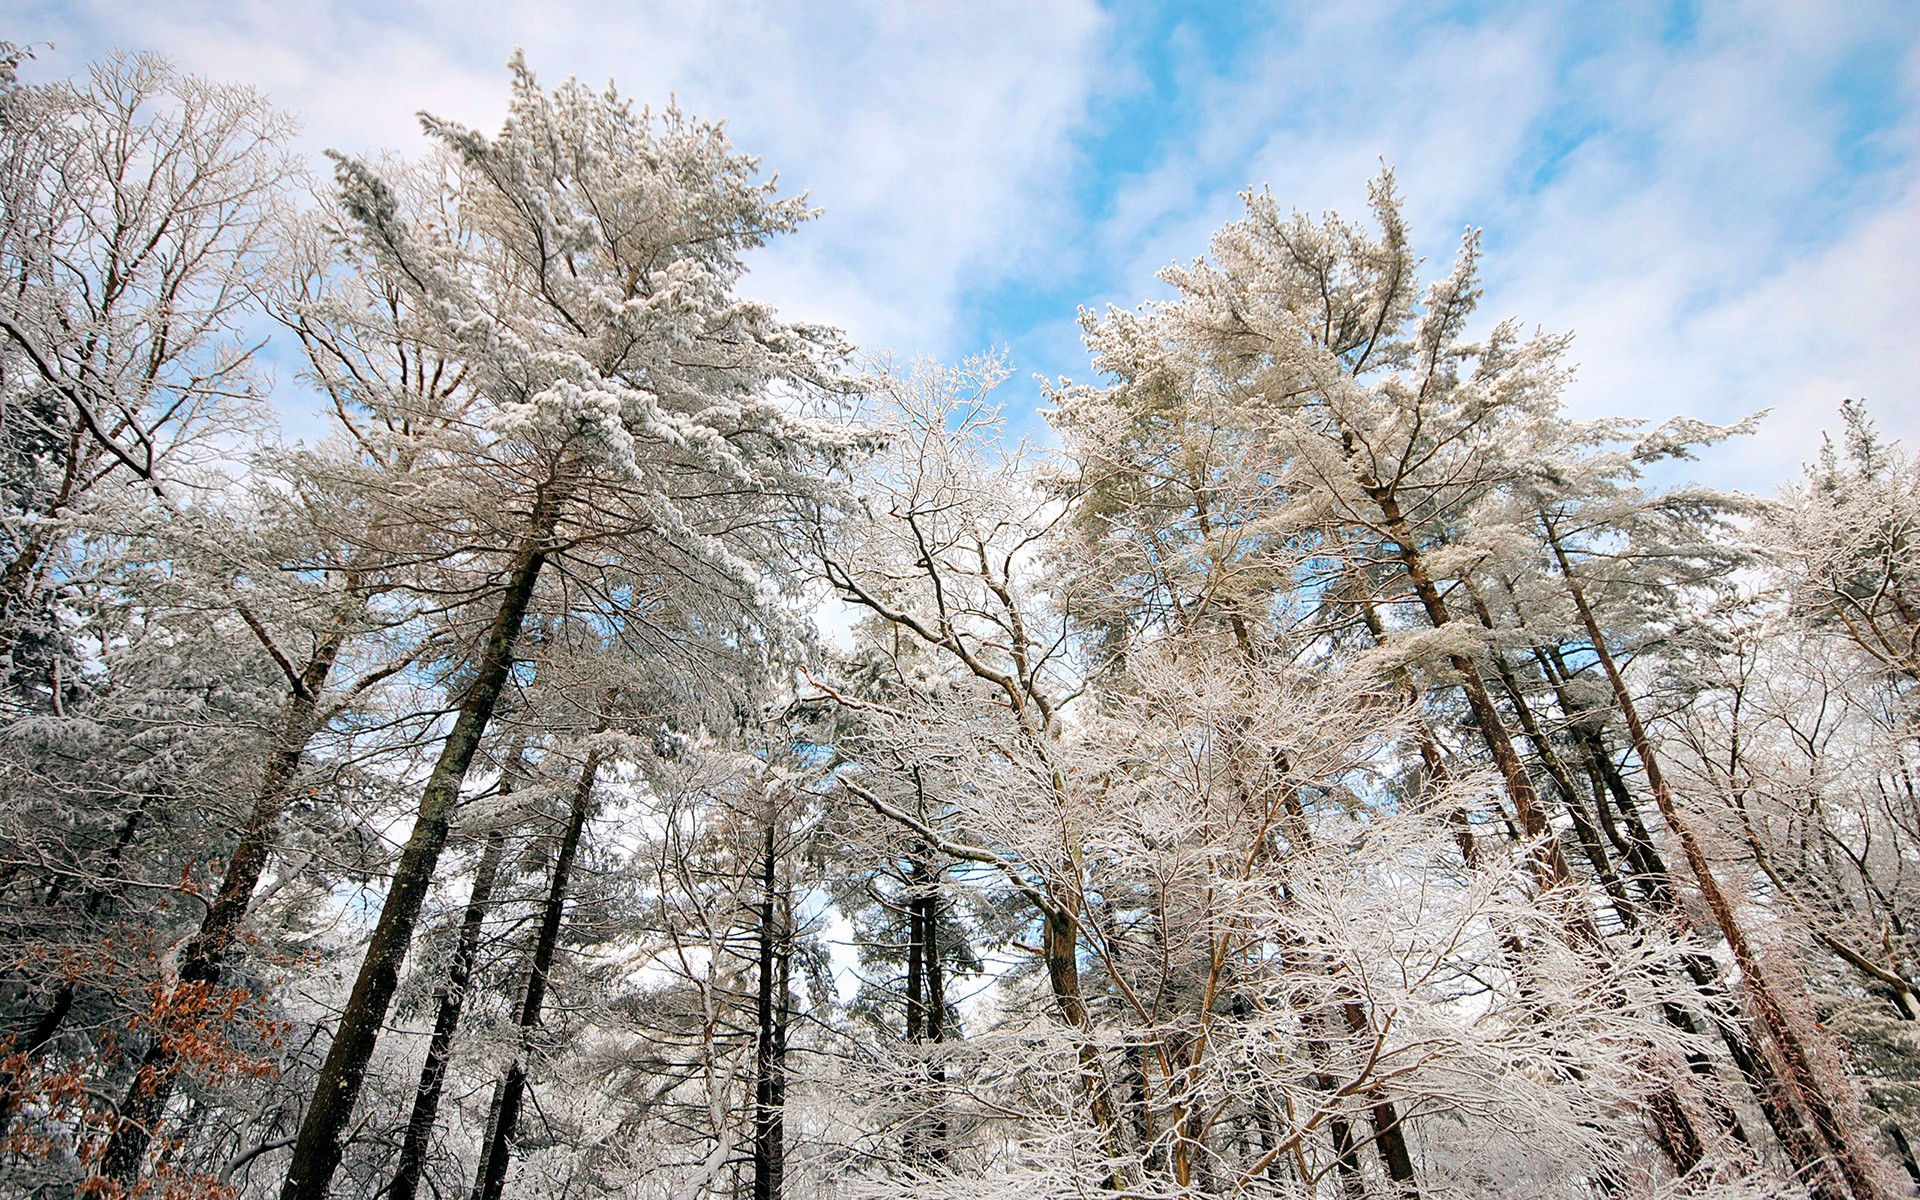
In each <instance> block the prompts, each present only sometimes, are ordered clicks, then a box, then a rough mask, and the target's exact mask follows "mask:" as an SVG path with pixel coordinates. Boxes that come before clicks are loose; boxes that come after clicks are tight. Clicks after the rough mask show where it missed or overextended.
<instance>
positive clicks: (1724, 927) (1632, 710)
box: [1540, 513, 1882, 1200]
mask: <svg viewBox="0 0 1920 1200" xmlns="http://www.w3.org/2000/svg"><path fill="white" fill-rule="evenodd" d="M1540 523H1541V527H1542V529H1543V530H1544V531H1545V533H1546V538H1547V545H1548V547H1549V548H1550V549H1551V550H1552V551H1553V555H1554V561H1555V563H1556V564H1557V565H1558V566H1559V568H1560V575H1561V578H1562V580H1563V581H1564V583H1565V584H1566V588H1567V594H1568V596H1569V597H1570V598H1571V599H1572V600H1573V605H1574V609H1575V611H1576V612H1578V613H1579V615H1580V621H1581V624H1582V626H1583V627H1584V628H1585V630H1586V633H1587V639H1588V642H1589V643H1590V645H1591V646H1592V649H1593V652H1594V656H1595V657H1596V658H1597V659H1598V660H1599V662H1600V668H1601V670H1602V671H1603V672H1604V673H1605V674H1606V677H1607V683H1608V685H1609V686H1610V687H1611V688H1612V690H1613V699H1614V703H1615V705H1616V706H1618V708H1619V710H1620V715H1621V718H1622V719H1623V720H1624V721H1625V722H1626V725H1627V733H1628V736H1629V737H1630V739H1631V741H1632V744H1633V749H1634V755H1635V757H1637V758H1638V759H1639V760H1640V767H1641V770H1642V771H1644V772H1645V773H1646V776H1647V784H1648V786H1649V787H1650V788H1651V789H1652V791H1653V800H1654V805H1655V807H1657V808H1658V809H1659V810H1660V815H1661V817H1662V818H1663V819H1664V820H1665V822H1666V825H1667V829H1668V831H1669V832H1671V833H1672V834H1673V836H1674V840H1676V841H1677V842H1679V843H1680V849H1681V852H1682V853H1683V854H1684V855H1685V857H1686V860H1687V866H1688V868H1689V869H1691V870H1692V872H1693V874H1694V882H1695V885H1696V886H1697V887H1698V888H1699V889H1700V895H1701V898H1702V899H1703V900H1705V901H1706V903H1707V908H1708V909H1709V910H1710V911H1711V912H1712V913H1713V918H1714V921H1715V923H1716V924H1717V925H1718V926H1719V929H1720V935H1721V936H1722V937H1723V938H1725V939H1726V942H1727V948H1728V949H1729V950H1730V951H1732V953H1733V957H1734V961H1735V962H1736V963H1737V964H1739V967H1740V975H1741V984H1742V990H1743V991H1744V992H1745V993H1746V996H1747V1001H1748V1004H1749V1005H1750V1006H1751V1007H1752V1009H1753V1012H1754V1015H1755V1016H1756V1017H1757V1018H1758V1019H1759V1022H1760V1026H1761V1028H1762V1029H1763V1030H1764V1031H1765V1032H1766V1035H1767V1039H1768V1041H1769V1042H1771V1043H1772V1046H1773V1049H1774V1051H1775V1053H1776V1054H1777V1055H1778V1057H1779V1059H1780V1061H1781V1064H1782V1066H1784V1068H1785V1079H1784V1080H1782V1081H1781V1082H1783V1083H1786V1084H1787V1085H1788V1086H1789V1087H1790V1089H1791V1092H1792V1099H1793V1100H1794V1101H1796V1102H1797V1103H1798V1105H1799V1106H1801V1107H1802V1108H1804V1109H1805V1111H1806V1113H1807V1116H1808V1118H1809V1120H1810V1122H1811V1124H1812V1126H1813V1130H1814V1132H1815V1133H1816V1134H1817V1135H1818V1137H1819V1139H1820V1141H1821V1142H1823V1143H1824V1144H1825V1147H1826V1150H1827V1151H1828V1155H1827V1156H1826V1157H1825V1158H1824V1159H1815V1160H1813V1161H1810V1162H1802V1161H1798V1156H1796V1161H1795V1163H1794V1165H1795V1167H1796V1168H1799V1169H1800V1170H1801V1171H1802V1172H1803V1173H1805V1175H1806V1176H1807V1177H1808V1178H1809V1180H1810V1181H1820V1180H1823V1179H1825V1180H1828V1181H1829V1182H1827V1183H1825V1184H1822V1183H1820V1182H1815V1183H1814V1187H1815V1192H1816V1194H1821V1193H1822V1192H1828V1193H1830V1194H1835V1195H1850V1196H1852V1197H1854V1200H1881V1197H1882V1192H1881V1190H1880V1187H1879V1185H1878V1183H1877V1182H1876V1179H1875V1172H1874V1170H1873V1168H1872V1165H1871V1160H1870V1159H1869V1158H1868V1157H1867V1155H1866V1153H1865V1152H1864V1151H1863V1150H1862V1149H1861V1148H1860V1147H1859V1146H1856V1145H1855V1144H1854V1139H1853V1138H1852V1137H1851V1136H1849V1131H1848V1130H1847V1128H1846V1125H1845V1123H1844V1121H1843V1120H1842V1118H1841V1116H1840V1112H1839V1109H1838V1107H1837V1105H1836V1104H1835V1102H1834V1099H1833V1098H1832V1097H1831V1096H1829V1095H1828V1093H1827V1088H1826V1085H1825V1082H1824V1081H1823V1080H1822V1079H1821V1078H1820V1077H1819V1074H1818V1072H1817V1071H1816V1070H1815V1068H1814V1065H1813V1061H1812V1058H1811V1056H1810V1055H1809V1054H1808V1052H1807V1048H1806V1045H1805V1042H1804V1040H1803V1039H1802V1037H1801V1035H1800V1031H1799V1030H1798V1029H1797V1028H1795V1025H1794V1022H1793V1020H1792V1019H1791V1018H1790V1017H1789V1015H1788V1013H1787V1010H1786V1008H1785V1006H1784V1005H1783V1004H1782V1003H1781V1001H1780V999H1779V996H1778V994H1777V993H1776V992H1775V990H1774V987H1773V983H1772V981H1771V979H1770V977H1769V975H1768V968H1767V966H1766V964H1765V963H1764V962H1763V961H1762V960H1761V958H1760V956H1759V954H1758V953H1757V952H1756V951H1755V949H1754V947H1753V945H1752V943H1751V942H1749V941H1748V940H1747V936H1746V930H1745V929H1744V928H1743V927H1742V926H1741V924H1740V922H1739V920H1738V918H1737V917H1736V916H1735V914H1734V911H1733V905H1732V903H1731V902H1730V901H1729V900H1728V898H1727V895H1726V893H1725V892H1723V891H1721V889H1720V883H1719V880H1718V878H1717V877H1716V876H1715V875H1714V873H1713V864H1712V863H1711V861H1710V860H1709V859H1708V858H1707V853H1706V848H1705V846H1704V845H1703V844H1702V843H1701V841H1700V838H1699V835H1698V834H1697V833H1696V832H1695V831H1694V829H1693V826H1692V823H1691V822H1689V821H1688V820H1687V819H1686V817H1685V816H1684V815H1682V814H1681V812H1680V809H1679V805H1678V803H1677V802H1676V801H1675V799H1674V795H1673V790H1672V788H1671V787H1669V786H1668V784H1667V780H1666V774H1665V772H1664V771H1663V770H1662V769H1661V766H1660V761H1659V758H1658V757H1657V756H1656V755H1655V754H1654V751H1653V742H1652V739H1651V738H1650V737H1649V736H1648V734H1647V730H1646V726H1645V725H1644V724H1643V723H1642V721H1641V719H1640V710H1639V707H1638V706H1637V705H1636V704H1635V703H1634V702H1633V695H1632V693H1631V692H1629V691H1628V690H1627V685H1626V680H1625V678H1624V677H1623V676H1622V675H1621V673H1620V668H1619V665H1618V664H1617V663H1615V661H1614V659H1613V653H1612V651H1611V650H1610V649H1609V647H1608V645H1607V639H1606V637H1605V636H1604V635H1603V634H1602V632H1601V629H1600V622H1599V619H1598V618H1597V617H1596V616H1595V615H1594V612H1593V609H1592V607H1591V606H1590V605H1589V604H1588V603H1587V598H1586V593H1585V591H1584V590H1583V589H1582V588H1581V586H1580V582H1579V579H1578V577H1577V576H1575V574H1574V571H1573V564H1572V562H1571V561H1570V560H1569V558H1568V555H1567V551H1566V547H1565V545H1564V544H1563V543H1562V541H1561V540H1560V537H1559V534H1558V533H1557V532H1556V531H1555V530H1554V528H1553V524H1552V522H1551V521H1550V520H1549V519H1548V518H1547V517H1546V514H1545V513H1542V514H1541V522H1540ZM1788 1148H1789V1150H1790V1151H1792V1150H1793V1149H1794V1147H1792V1146H1789V1147H1788ZM1836 1174H1837V1176H1838V1179H1837V1180H1836V1179H1834V1178H1833V1176H1834V1175H1836ZM1836 1183H1837V1184H1838V1185H1840V1186H1839V1187H1838V1188H1836V1187H1834V1184H1836Z"/></svg>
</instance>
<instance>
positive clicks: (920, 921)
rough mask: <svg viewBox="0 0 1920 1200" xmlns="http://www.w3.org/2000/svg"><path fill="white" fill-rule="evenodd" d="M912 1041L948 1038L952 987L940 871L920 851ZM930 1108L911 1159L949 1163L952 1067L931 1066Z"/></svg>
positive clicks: (911, 905)
mask: <svg viewBox="0 0 1920 1200" xmlns="http://www.w3.org/2000/svg"><path fill="white" fill-rule="evenodd" d="M907 885H908V893H907V1041H909V1042H911V1043H919V1044H930V1045H938V1044H939V1043H940V1042H942V1041H944V1040H945V1039H946V1008H947V1000H946V986H945V979H944V974H943V972H944V967H943V964H942V963H941V959H940V894H939V891H938V890H937V889H938V887H939V871H938V870H937V868H935V867H934V866H932V865H931V864H930V863H929V862H928V861H927V858H926V848H925V847H919V848H917V849H916V851H915V853H914V856H913V858H912V860H911V861H910V863H909V865H908V869H907ZM926 1080H927V1095H926V1097H925V1101H926V1109H927V1111H928V1112H930V1113H932V1114H933V1115H932V1117H931V1119H930V1120H928V1121H927V1122H925V1127H924V1128H922V1123H921V1122H918V1121H916V1122H914V1123H913V1124H911V1125H909V1127H908V1129H907V1146H906V1149H907V1157H908V1158H909V1159H910V1160H913V1161H917V1162H919V1163H922V1164H928V1163H931V1164H941V1163H945V1162H946V1161H947V1144H946V1143H947V1124H946V1118H945V1116H944V1115H942V1114H943V1112H944V1106H945V1103H946V1099H945V1093H946V1082H947V1073H946V1067H945V1066H943V1065H941V1064H940V1063H937V1062H936V1063H933V1064H932V1065H931V1066H929V1067H927V1068H926Z"/></svg>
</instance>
